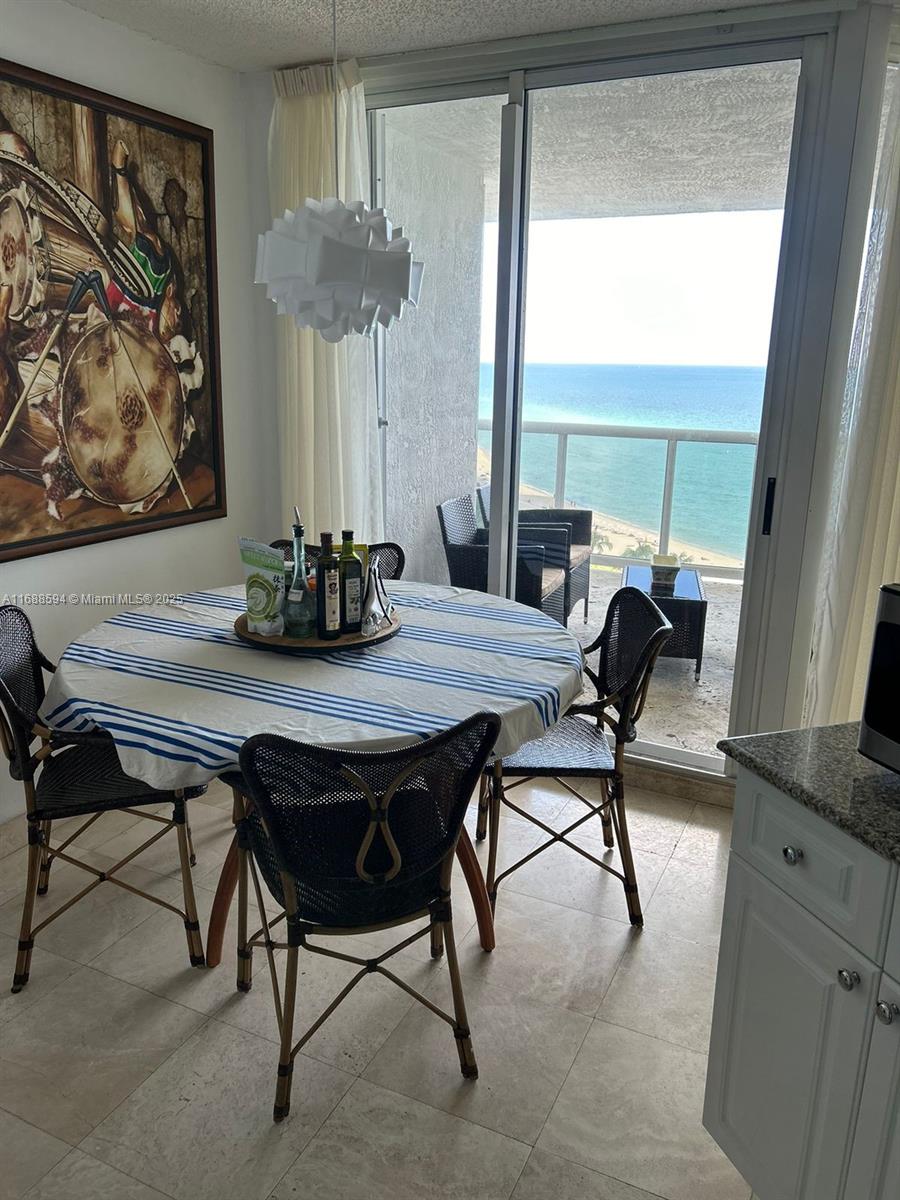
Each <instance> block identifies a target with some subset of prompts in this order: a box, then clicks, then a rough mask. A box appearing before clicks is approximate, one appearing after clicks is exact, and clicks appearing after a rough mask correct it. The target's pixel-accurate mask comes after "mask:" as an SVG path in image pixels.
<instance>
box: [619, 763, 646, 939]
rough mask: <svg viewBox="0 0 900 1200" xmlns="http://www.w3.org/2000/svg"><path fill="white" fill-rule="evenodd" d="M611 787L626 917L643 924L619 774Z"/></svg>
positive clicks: (623, 793)
mask: <svg viewBox="0 0 900 1200" xmlns="http://www.w3.org/2000/svg"><path fill="white" fill-rule="evenodd" d="M613 788H614V795H615V799H614V803H615V806H616V818H617V824H618V827H619V829H618V833H619V854H620V855H621V857H622V870H623V872H624V874H625V879H626V883H625V900H626V901H627V903H628V917H629V919H630V921H631V923H632V925H643V924H644V915H643V913H642V912H641V899H640V896H639V895H638V885H637V875H636V874H635V870H634V859H633V858H632V856H631V841H630V840H629V837H628V820H627V818H626V816H625V784H624V783H623V781H622V776H621V775H617V776H616V778H615V781H614V783H613Z"/></svg>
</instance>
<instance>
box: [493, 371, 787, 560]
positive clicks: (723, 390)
mask: <svg viewBox="0 0 900 1200" xmlns="http://www.w3.org/2000/svg"><path fill="white" fill-rule="evenodd" d="M764 382H765V368H763V367H659V366H650V367H648V366H639V365H627V364H626V365H619V364H616V365H608V364H596V363H594V364H586V365H584V364H556V363H527V364H526V366H525V380H524V419H525V420H526V421H571V422H581V423H598V424H614V425H650V426H668V427H678V428H691V429H727V430H738V429H739V430H749V431H751V432H754V433H757V432H758V431H759V424H760V415H761V412H762V400H763V386H764ZM492 396H493V366H492V364H490V363H482V364H481V392H480V398H479V416H482V417H490V416H491V406H492ZM479 441H480V444H481V445H482V446H483V447H484V448H485V449H489V447H490V434H489V433H488V432H486V431H482V432H481V433H480V434H479ZM665 457H666V444H665V442H663V441H643V440H640V441H638V440H635V439H631V438H597V437H570V438H569V446H568V466H567V472H566V499H567V500H569V501H572V502H573V503H574V504H576V505H578V506H581V507H584V508H593V509H596V510H597V511H599V512H604V513H608V514H609V515H610V516H613V517H618V518H619V519H620V520H624V521H630V522H632V523H634V524H636V525H640V526H645V527H646V528H648V529H653V530H657V529H658V528H659V518H660V511H661V507H662V490H663V476H664V468H665ZM755 457H756V447H755V446H747V445H744V446H740V445H738V446H734V445H731V446H729V445H716V444H712V445H710V444H706V443H702V442H682V443H681V444H680V445H679V447H678V457H677V459H676V471H675V491H674V496H673V502H672V537H673V538H679V539H681V540H683V541H686V542H690V543H692V544H693V545H695V546H701V547H705V548H707V549H709V550H714V551H717V552H719V553H720V554H728V555H732V556H734V557H735V558H738V559H741V560H743V558H744V552H745V547H746V541H747V524H748V520H749V514H750V494H751V488H752V483H753V466H754V461H755ZM520 478H521V481H522V483H528V484H531V485H532V486H534V487H538V488H542V489H544V490H546V491H549V492H551V493H552V492H553V488H554V481H555V478H556V438H555V436H553V435H548V434H534V433H527V434H524V435H523V437H522V463H521V472H520Z"/></svg>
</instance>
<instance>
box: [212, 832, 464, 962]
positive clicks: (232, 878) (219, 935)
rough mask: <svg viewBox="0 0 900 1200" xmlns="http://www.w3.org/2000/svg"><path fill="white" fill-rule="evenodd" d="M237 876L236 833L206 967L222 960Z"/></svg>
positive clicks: (221, 880) (216, 904)
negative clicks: (223, 944) (226, 926)
mask: <svg viewBox="0 0 900 1200" xmlns="http://www.w3.org/2000/svg"><path fill="white" fill-rule="evenodd" d="M476 865H477V864H476ZM237 878H238V844H237V834H235V836H234V837H233V838H232V839H231V845H230V846H229V847H228V853H227V854H226V856H225V862H224V863H223V865H222V874H221V875H220V876H219V884H218V887H217V888H216V895H215V899H214V900H213V905H212V912H211V913H210V914H209V928H208V929H207V931H206V965H207V966H208V967H217V966H218V965H219V963H220V962H221V961H222V943H223V942H224V940H225V925H226V923H227V921H228V911H229V909H230V908H231V901H232V899H233V898H234V889H235V888H236V887H237Z"/></svg>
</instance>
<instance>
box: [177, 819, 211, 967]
mask: <svg viewBox="0 0 900 1200" xmlns="http://www.w3.org/2000/svg"><path fill="white" fill-rule="evenodd" d="M175 829H176V832H177V835H178V856H179V858H180V859H181V884H182V887H183V889H184V911H185V919H184V928H185V932H186V933H187V944H188V954H189V955H190V957H191V966H192V967H203V966H206V959H205V957H204V955H203V938H202V937H201V936H200V920H199V918H198V916H197V901H196V900H195V898H194V880H193V878H192V877H191V858H190V851H189V850H188V839H187V821H186V819H185V814H184V801H183V800H178V801H176V803H175Z"/></svg>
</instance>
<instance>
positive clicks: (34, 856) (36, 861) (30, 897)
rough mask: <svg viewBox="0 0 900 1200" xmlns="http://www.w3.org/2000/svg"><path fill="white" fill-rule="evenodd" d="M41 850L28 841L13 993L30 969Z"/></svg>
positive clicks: (19, 989) (30, 831)
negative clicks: (25, 878)
mask: <svg viewBox="0 0 900 1200" xmlns="http://www.w3.org/2000/svg"><path fill="white" fill-rule="evenodd" d="M33 831H36V827H35V826H32V825H29V827H28V832H29V834H32V833H33ZM41 860H42V850H41V847H40V845H39V844H38V843H37V842H32V841H31V840H30V839H29V844H28V877H27V881H26V883H25V904H24V905H23V907H22V924H21V925H20V927H19V950H18V953H17V954H16V970H15V974H14V975H13V985H12V988H11V989H10V990H11V991H13V992H21V990H22V988H23V987H24V986H25V984H26V983H27V982H28V974H29V971H30V968H31V951H32V949H33V948H34V938H33V937H32V936H31V925H32V919H33V917H34V899H35V896H36V895H37V889H38V879H39V877H40V872H41Z"/></svg>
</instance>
